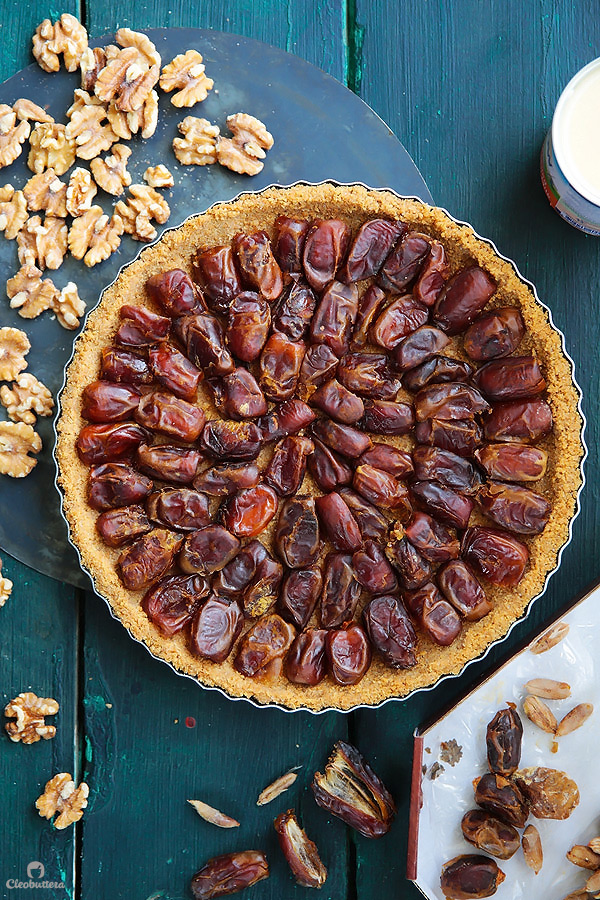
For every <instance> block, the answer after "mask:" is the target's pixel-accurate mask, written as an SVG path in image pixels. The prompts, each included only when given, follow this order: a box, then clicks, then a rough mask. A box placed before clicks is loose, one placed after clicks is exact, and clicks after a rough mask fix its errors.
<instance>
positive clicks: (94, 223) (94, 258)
mask: <svg viewBox="0 0 600 900" xmlns="http://www.w3.org/2000/svg"><path fill="white" fill-rule="evenodd" d="M122 234H123V222H122V220H121V218H120V217H119V216H118V215H113V216H112V217H111V218H110V219H109V218H108V216H107V215H105V214H104V210H103V209H102V207H101V206H92V207H91V208H90V209H88V210H86V212H84V214H83V215H82V216H78V217H77V218H76V219H74V220H73V224H72V225H71V228H70V229H69V250H70V251H71V253H72V254H73V256H74V257H75V259H83V261H84V262H85V264H86V266H95V265H96V264H97V263H99V262H102V261H103V260H105V259H108V257H109V256H110V254H111V253H113V251H114V250H116V249H117V247H118V246H119V244H120V243H121V235H122Z"/></svg>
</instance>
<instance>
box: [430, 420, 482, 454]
mask: <svg viewBox="0 0 600 900" xmlns="http://www.w3.org/2000/svg"><path fill="white" fill-rule="evenodd" d="M482 437H483V432H482V430H481V427H480V426H479V425H478V424H477V422H474V421H473V420H472V419H457V420H456V421H454V422H450V421H447V420H444V419H426V420H425V421H424V422H419V423H418V424H417V426H416V428H415V438H416V439H417V441H419V443H421V444H429V445H430V446H434V447H439V449H440V450H449V451H450V452H451V453H455V454H456V455H457V456H473V454H474V452H475V449H476V447H477V446H478V444H481V440H482Z"/></svg>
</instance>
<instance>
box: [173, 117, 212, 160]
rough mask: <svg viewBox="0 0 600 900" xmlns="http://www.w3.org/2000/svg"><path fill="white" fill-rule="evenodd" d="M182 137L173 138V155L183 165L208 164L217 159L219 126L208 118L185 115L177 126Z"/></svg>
mask: <svg viewBox="0 0 600 900" xmlns="http://www.w3.org/2000/svg"><path fill="white" fill-rule="evenodd" d="M177 128H178V129H179V131H180V132H181V134H182V135H183V137H182V138H175V139H174V140H173V151H174V153H175V156H176V157H177V159H178V160H179V162H180V163H182V164H183V165H184V166H210V165H212V163H216V161H217V141H218V139H219V128H218V126H217V125H211V124H210V122H209V121H208V119H199V118H197V117H196V116H186V117H185V119H184V120H183V122H180V123H179V124H178V126H177Z"/></svg>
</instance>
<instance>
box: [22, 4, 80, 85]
mask: <svg viewBox="0 0 600 900" xmlns="http://www.w3.org/2000/svg"><path fill="white" fill-rule="evenodd" d="M32 42H33V55H34V57H35V60H36V62H37V63H38V65H39V66H41V68H42V69H44V71H45V72H58V70H59V69H60V60H59V58H58V57H59V55H60V54H61V53H62V56H63V61H64V64H65V68H66V70H67V72H75V70H76V69H77V68H78V67H79V60H80V58H81V54H82V53H83V52H84V51H85V50H86V49H87V45H88V36H87V31H86V30H85V28H84V26H83V25H82V24H81V22H79V21H78V20H77V19H76V18H75V16H72V15H70V14H69V13H63V14H62V16H61V17H60V19H59V20H58V21H57V22H55V23H54V25H53V24H52V22H51V21H50V19H44V21H43V22H42V23H41V24H40V25H38V27H37V28H36V30H35V34H34V35H33V39H32Z"/></svg>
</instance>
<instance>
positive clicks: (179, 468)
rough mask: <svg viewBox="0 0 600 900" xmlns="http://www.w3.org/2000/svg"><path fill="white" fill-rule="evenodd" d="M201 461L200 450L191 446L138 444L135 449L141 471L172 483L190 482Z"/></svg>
mask: <svg viewBox="0 0 600 900" xmlns="http://www.w3.org/2000/svg"><path fill="white" fill-rule="evenodd" d="M201 461H202V454H201V453H200V451H199V450H193V449H192V448H191V447H189V448H188V447H170V446H167V444H156V445H155V446H154V447H149V446H148V445H147V444H140V446H139V447H138V449H137V464H138V466H139V468H140V469H141V471H142V472H144V473H145V474H146V475H149V476H150V477H151V478H158V479H159V480H160V481H171V482H173V483H174V484H190V482H191V481H192V480H193V478H194V475H195V474H196V471H197V469H198V466H199V465H200V462H201Z"/></svg>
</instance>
